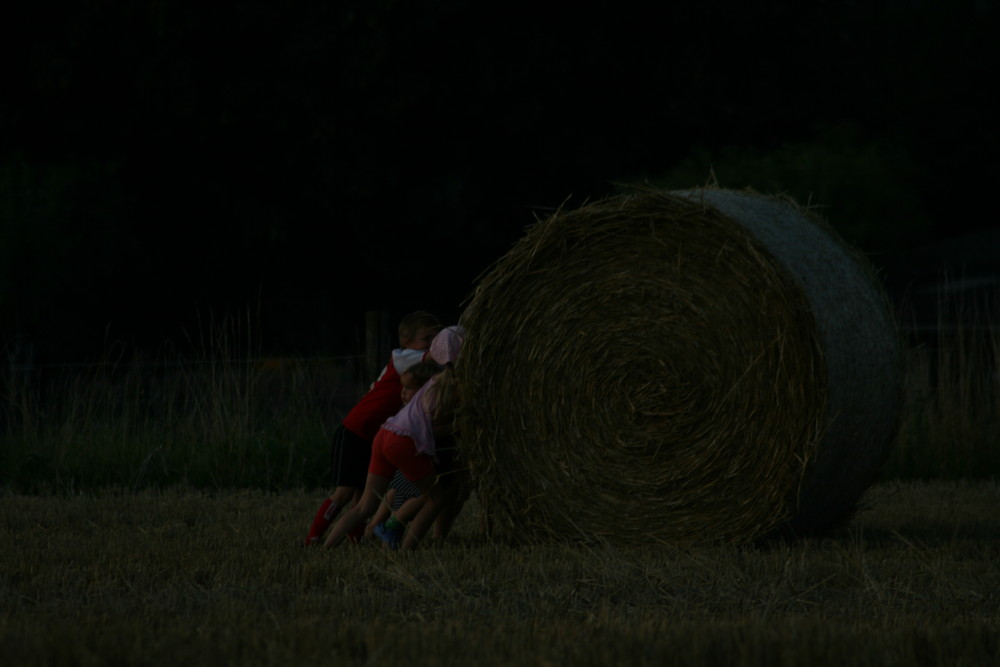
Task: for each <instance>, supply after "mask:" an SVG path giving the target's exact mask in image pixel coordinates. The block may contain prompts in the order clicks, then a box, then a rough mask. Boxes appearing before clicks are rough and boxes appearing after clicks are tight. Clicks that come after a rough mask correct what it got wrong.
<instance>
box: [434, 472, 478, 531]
mask: <svg viewBox="0 0 1000 667" xmlns="http://www.w3.org/2000/svg"><path fill="white" fill-rule="evenodd" d="M447 494H448V497H447V499H446V502H445V506H444V508H443V509H442V510H441V513H440V514H438V518H437V520H436V521H435V522H434V539H436V540H439V539H444V538H446V537H448V533H450V532H451V527H452V525H453V524H454V523H455V519H456V518H457V517H458V515H459V513H460V512H461V511H462V508H463V507H465V501H466V500H468V499H469V495H470V494H471V489H470V488H469V486H468V485H467V484H466V483H465V481H464V480H463V481H455V482H453V484H452V486H451V487H449V488H447Z"/></svg>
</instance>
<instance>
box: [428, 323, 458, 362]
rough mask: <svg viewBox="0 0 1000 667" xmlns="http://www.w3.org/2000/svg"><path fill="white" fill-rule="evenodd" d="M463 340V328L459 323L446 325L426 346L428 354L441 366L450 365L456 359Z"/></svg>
mask: <svg viewBox="0 0 1000 667" xmlns="http://www.w3.org/2000/svg"><path fill="white" fill-rule="evenodd" d="M464 341H465V329H464V328H463V327H462V326H461V325H458V324H456V325H454V326H450V327H446V328H444V329H442V330H441V333H439V334H438V335H437V336H435V337H434V340H433V341H431V343H430V345H429V346H428V347H429V350H430V354H429V356H430V358H431V359H433V360H434V361H436V362H438V364H439V365H441V366H452V365H454V364H455V362H456V361H458V355H459V354H460V353H461V351H462V343H463V342H464Z"/></svg>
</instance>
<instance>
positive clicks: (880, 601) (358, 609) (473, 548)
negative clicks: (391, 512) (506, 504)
mask: <svg viewBox="0 0 1000 667" xmlns="http://www.w3.org/2000/svg"><path fill="white" fill-rule="evenodd" d="M320 497H321V494H316V493H311V492H310V493H307V492H302V491H289V492H284V493H280V494H278V493H262V492H256V491H255V492H249V491H246V492H217V493H206V492H202V491H197V490H193V489H187V490H184V489H176V488H175V489H171V490H167V491H162V492H154V491H145V492H139V493H133V492H114V491H104V492H97V493H92V494H86V495H80V494H74V495H42V496H37V495H36V496H22V495H14V494H10V493H8V494H5V495H3V496H2V497H0V507H2V510H0V544H2V545H3V549H0V647H2V650H3V656H4V658H3V664H4V665H11V666H15V665H62V664H65V665H88V664H91V665H99V664H100V665H103V664H129V665H168V664H169V665H176V664H186V665H208V664H240V665H246V666H248V667H250V666H253V665H319V664H324V665H326V664H330V665H334V664H335V665H362V664H376V665H380V664H386V665H389V664H396V663H402V664H421V665H424V664H447V665H455V664H496V665H523V664H529V665H532V664H533V665H569V664H572V665H578V664H579V665H609V664H629V665H633V664H635V665H640V664H648V665H661V664H677V665H716V664H725V665H768V666H772V665H802V664H809V665H843V664H850V665H879V666H882V665H912V664H948V665H987V664H997V662H998V661H1000V595H998V593H997V591H1000V515H998V514H997V513H996V511H995V508H996V507H997V506H998V504H1000V486H998V485H997V484H996V483H995V482H979V483H967V482H934V483H925V482H906V483H902V482H891V483H882V484H878V485H876V486H875V487H873V488H872V489H871V490H870V492H869V494H868V495H867V496H866V498H865V506H866V509H865V510H863V511H862V512H861V513H860V514H859V515H858V516H857V517H856V519H855V520H854V521H853V522H852V523H851V525H850V526H849V527H847V528H846V529H844V530H842V531H840V532H838V533H836V534H834V535H830V536H827V537H825V538H822V539H811V540H801V541H797V542H772V543H767V544H764V545H760V546H757V547H752V548H751V547H746V548H736V547H731V546H717V547H698V548H693V547H691V548H681V547H664V546H662V545H660V546H656V547H652V546H651V547H649V548H629V549H619V548H615V547H614V546H613V545H609V546H590V547H585V548H584V547H579V546H573V545H570V544H543V545H536V546H533V547H521V548H512V547H507V546H504V545H500V544H492V543H489V542H487V541H485V540H484V539H483V537H482V536H481V534H480V532H479V522H478V513H477V509H476V504H475V498H473V501H472V503H471V504H470V506H469V507H468V508H467V510H466V512H464V513H463V514H462V515H461V516H460V517H459V521H458V522H457V524H456V527H455V531H454V533H453V535H452V537H451V538H450V539H449V540H448V541H447V542H446V543H443V544H440V545H426V547H427V548H424V549H422V550H418V551H416V552H413V553H398V552H386V551H383V550H381V549H379V548H377V547H375V546H374V545H345V546H344V547H342V548H340V549H338V550H335V551H326V550H322V549H318V548H310V549H306V548H304V547H301V546H300V543H301V540H302V538H303V536H304V533H305V530H306V524H307V522H308V521H309V519H310V518H311V515H312V512H313V510H314V509H315V506H316V504H317V503H318V501H319V499H320Z"/></svg>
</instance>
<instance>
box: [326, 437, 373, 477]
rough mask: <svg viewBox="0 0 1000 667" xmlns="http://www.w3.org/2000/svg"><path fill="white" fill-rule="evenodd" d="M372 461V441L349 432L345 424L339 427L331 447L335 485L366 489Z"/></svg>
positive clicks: (331, 467)
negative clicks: (369, 465)
mask: <svg viewBox="0 0 1000 667" xmlns="http://www.w3.org/2000/svg"><path fill="white" fill-rule="evenodd" d="M371 460H372V443H371V441H370V440H365V439H364V438H362V437H360V436H358V435H355V434H354V433H352V432H351V431H348V430H347V429H346V428H344V425H343V424H341V425H339V426H338V427H337V430H336V431H334V432H333V444H332V446H331V447H330V469H331V470H332V471H333V485H334V486H349V487H352V488H355V489H358V490H362V489H364V488H365V481H366V480H367V479H368V464H369V463H371Z"/></svg>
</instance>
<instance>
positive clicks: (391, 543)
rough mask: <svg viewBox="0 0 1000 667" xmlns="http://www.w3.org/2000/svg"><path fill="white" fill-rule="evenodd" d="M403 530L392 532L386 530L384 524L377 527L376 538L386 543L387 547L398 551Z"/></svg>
mask: <svg viewBox="0 0 1000 667" xmlns="http://www.w3.org/2000/svg"><path fill="white" fill-rule="evenodd" d="M402 532H403V531H401V530H398V529H397V530H392V529H391V528H386V527H385V524H384V523H380V524H379V525H377V526H375V537H377V538H379V539H380V540H382V541H383V542H385V544H386V546H387V547H389V548H390V549H392V550H393V551H396V550H397V549H399V545H400V541H401V540H400V538H401V537H402Z"/></svg>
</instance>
